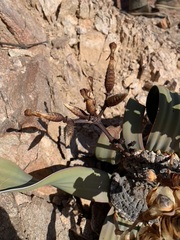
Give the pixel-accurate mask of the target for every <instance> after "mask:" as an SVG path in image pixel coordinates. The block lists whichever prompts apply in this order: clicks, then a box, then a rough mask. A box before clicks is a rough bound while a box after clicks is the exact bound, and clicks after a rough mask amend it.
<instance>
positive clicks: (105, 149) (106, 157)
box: [95, 126, 121, 164]
mask: <svg viewBox="0 0 180 240" xmlns="http://www.w3.org/2000/svg"><path fill="white" fill-rule="evenodd" d="M107 130H108V132H109V133H110V134H111V136H112V137H114V138H117V139H119V138H120V127H113V126H109V127H107ZM95 155H96V158H97V159H98V160H100V161H103V162H108V163H111V164H117V163H119V161H120V159H121V153H120V152H119V151H116V150H113V148H112V144H111V143H110V142H109V139H108V138H107V136H106V135H105V133H104V132H102V133H101V135H100V137H99V139H98V142H97V145H96V150H95Z"/></svg>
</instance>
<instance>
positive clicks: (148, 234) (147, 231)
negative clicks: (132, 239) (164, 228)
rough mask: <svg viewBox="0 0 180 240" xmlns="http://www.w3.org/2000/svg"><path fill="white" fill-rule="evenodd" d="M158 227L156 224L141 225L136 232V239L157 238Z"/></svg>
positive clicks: (158, 235)
mask: <svg viewBox="0 0 180 240" xmlns="http://www.w3.org/2000/svg"><path fill="white" fill-rule="evenodd" d="M159 239H160V234H159V228H158V226H157V225H155V224H153V225H152V226H146V227H142V228H141V229H140V231H139V233H138V240H159Z"/></svg>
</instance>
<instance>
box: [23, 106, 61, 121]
mask: <svg viewBox="0 0 180 240" xmlns="http://www.w3.org/2000/svg"><path fill="white" fill-rule="evenodd" d="M24 115H25V116H35V117H38V118H44V119H46V120H49V121H52V122H61V121H64V120H65V118H64V116H63V115H62V114H60V113H56V112H51V113H42V112H39V111H32V110H31V109H26V110H25V111H24Z"/></svg>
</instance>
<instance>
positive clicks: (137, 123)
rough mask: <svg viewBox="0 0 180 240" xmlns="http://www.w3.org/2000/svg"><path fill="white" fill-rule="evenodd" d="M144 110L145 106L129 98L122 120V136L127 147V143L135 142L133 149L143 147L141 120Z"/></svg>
mask: <svg viewBox="0 0 180 240" xmlns="http://www.w3.org/2000/svg"><path fill="white" fill-rule="evenodd" d="M144 111H145V106H143V105H141V104H140V103H138V102H137V101H135V100H134V99H132V98H131V99H129V101H128V103H127V105H126V111H125V114H124V120H123V137H124V139H125V144H126V147H127V148H128V144H129V143H131V142H135V145H133V147H132V148H133V149H135V150H140V149H141V150H143V149H144V145H143V139H142V120H143V117H144Z"/></svg>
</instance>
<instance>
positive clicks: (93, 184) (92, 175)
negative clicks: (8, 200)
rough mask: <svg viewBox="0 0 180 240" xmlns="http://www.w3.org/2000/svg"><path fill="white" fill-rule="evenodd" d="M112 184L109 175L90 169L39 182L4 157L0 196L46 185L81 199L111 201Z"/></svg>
mask: <svg viewBox="0 0 180 240" xmlns="http://www.w3.org/2000/svg"><path fill="white" fill-rule="evenodd" d="M109 183H110V175H109V174H107V173H106V172H104V171H102V170H99V169H94V168H86V167H70V168H66V169H63V170H60V171H57V172H55V173H53V174H51V175H49V176H48V177H46V178H44V179H42V180H40V181H37V180H35V179H33V178H32V176H31V175H29V174H27V173H25V172H24V171H23V170H21V169H20V168H19V167H18V166H17V165H16V164H14V163H12V162H11V161H8V160H5V159H3V158H0V193H2V192H15V191H31V190H34V189H36V188H39V187H42V186H45V185H52V186H54V187H57V188H59V189H61V190H63V191H65V192H67V193H70V194H72V195H74V196H77V197H81V198H85V199H88V200H94V201H97V202H109V199H108V191H109Z"/></svg>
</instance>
